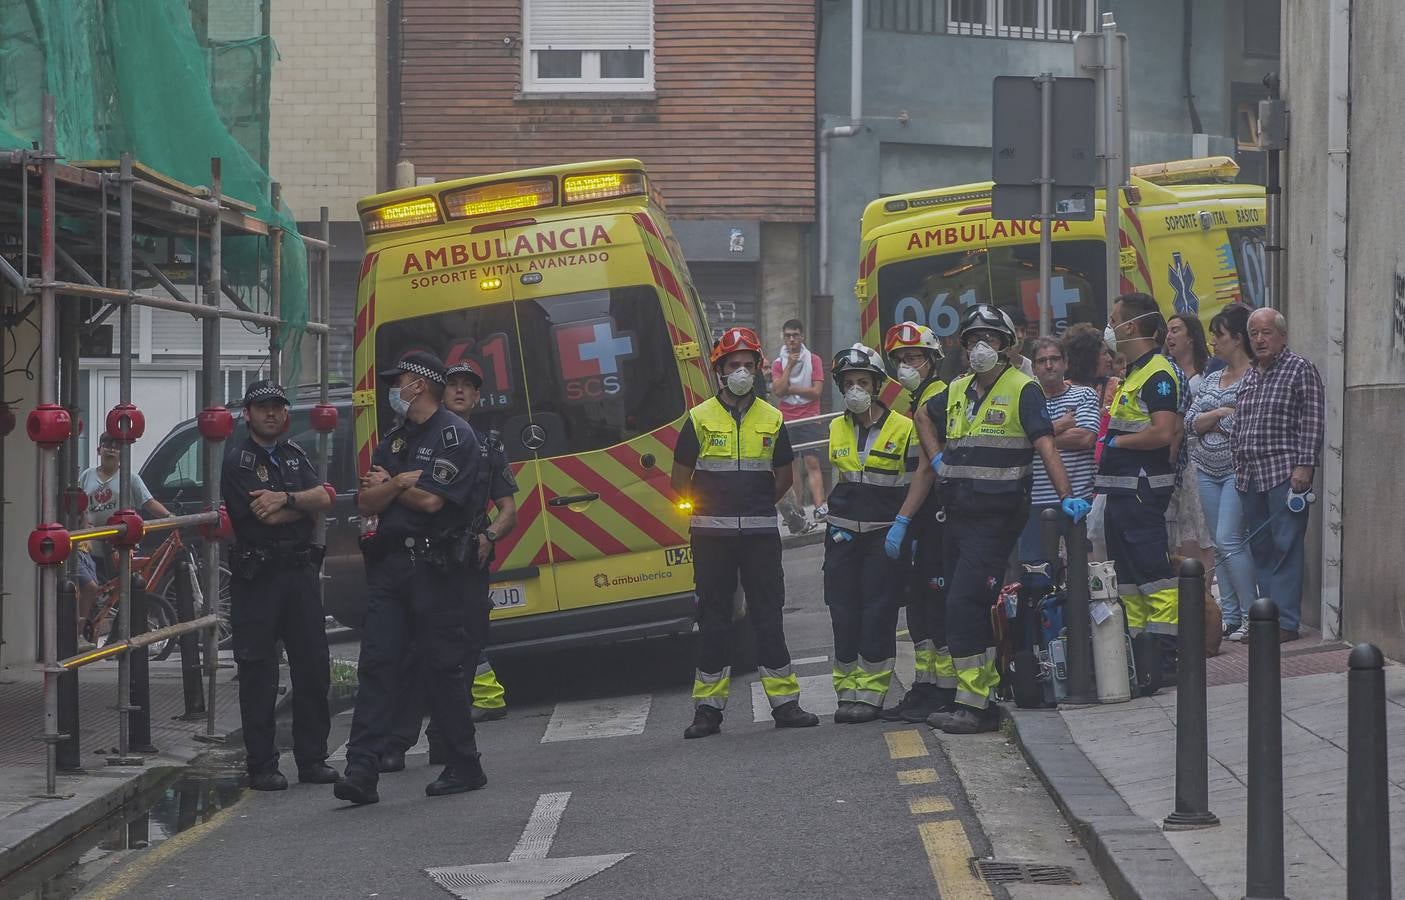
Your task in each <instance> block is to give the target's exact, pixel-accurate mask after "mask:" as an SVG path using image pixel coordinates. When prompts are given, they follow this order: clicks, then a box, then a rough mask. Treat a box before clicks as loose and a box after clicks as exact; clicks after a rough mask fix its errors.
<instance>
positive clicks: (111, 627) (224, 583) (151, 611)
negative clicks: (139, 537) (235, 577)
mask: <svg viewBox="0 0 1405 900" xmlns="http://www.w3.org/2000/svg"><path fill="white" fill-rule="evenodd" d="M181 558H184V559H185V560H186V561H187V562H189V563H190V566H191V571H192V572H196V573H198V572H199V564H198V561H197V559H196V556H195V553H194V551H193V550H192V549H191V547H190V546H189V545H187V544H186V543H185V541H183V540H182V539H181V535H180V532H179V531H178V530H172V531H171V533H170V534H169V535H167V537H166V539H165V540H163V541H162V542H161V543H160V544H158V545H157V546H156V548H155V549H154V550H152V552H151V553H150V555H148V556H133V557H132V590H134V591H138V590H139V591H142V592H143V593H144V594H145V599H146V630H147V631H155V630H156V629H158V628H165V627H166V626H168V625H174V624H175V623H176V622H177V621H179V619H178V617H177V615H176V576H177V573H178V571H179V570H178V569H177V567H176V563H177V562H178V561H179V560H180V559H181ZM119 580H120V576H116V577H113V578H109V579H108V580H106V581H104V582H102V583H101V584H99V585H98V596H97V599H96V600H95V601H94V603H93V608H92V610H91V611H90V612H89V613H88V616H87V618H86V619H85V620H84V622H83V637H84V638H86V639H87V640H89V641H92V642H93V644H94V645H96V646H99V647H101V646H103V645H105V644H106V643H107V642H108V641H111V640H115V639H120V637H121V634H120V632H119V630H118V627H117V623H118V621H119V620H118V615H117V614H118V609H119V606H118V601H119V599H120V592H119V591H118V589H117V588H118V584H119ZM229 582H230V571H229V569H227V568H225V567H224V566H222V565H221V566H220V567H219V597H218V601H217V603H216V604H215V612H216V614H217V615H218V616H219V624H218V626H217V638H218V643H219V647H220V649H226V648H227V647H228V646H229V644H230V641H231V639H232V636H233V629H232V627H231V626H230V624H229V602H230V592H229ZM199 612H200V610H198V609H197V610H196V613H197V614H199ZM177 642H178V639H177V638H168V639H167V640H163V641H154V642H153V643H151V644H149V645H148V646H147V655H148V657H149V658H150V659H155V660H162V659H166V658H167V657H169V656H170V655H171V653H172V652H173V651H174V650H175V648H176V644H177Z"/></svg>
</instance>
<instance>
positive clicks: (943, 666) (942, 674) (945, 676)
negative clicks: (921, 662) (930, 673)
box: [934, 647, 960, 688]
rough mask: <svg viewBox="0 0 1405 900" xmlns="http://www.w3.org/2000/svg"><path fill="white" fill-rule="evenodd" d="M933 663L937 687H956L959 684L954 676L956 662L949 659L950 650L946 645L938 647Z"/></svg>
mask: <svg viewBox="0 0 1405 900" xmlns="http://www.w3.org/2000/svg"><path fill="white" fill-rule="evenodd" d="M934 665H935V671H936V673H937V687H940V688H956V687H959V686H960V683H959V682H958V680H957V678H956V663H954V662H953V661H952V659H951V651H950V650H948V649H947V648H946V647H940V648H938V650H937V654H936V659H935V663H934Z"/></svg>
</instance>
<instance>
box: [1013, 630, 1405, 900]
mask: <svg viewBox="0 0 1405 900" xmlns="http://www.w3.org/2000/svg"><path fill="white" fill-rule="evenodd" d="M1282 647H1283V665H1282V672H1283V687H1282V693H1283V807H1284V823H1283V826H1284V877H1285V887H1286V892H1287V895H1288V896H1290V897H1312V898H1316V897H1342V896H1345V895H1346V868H1345V865H1346V728H1347V717H1346V690H1347V689H1346V669H1347V664H1346V657H1347V655H1348V653H1349V652H1350V649H1349V648H1348V647H1346V646H1345V645H1342V644H1339V643H1323V642H1322V641H1321V640H1320V639H1319V638H1318V637H1317V636H1316V635H1310V636H1309V635H1308V634H1307V633H1306V632H1305V633H1304V640H1302V641H1299V642H1295V643H1290V644H1284V645H1282ZM1225 648H1226V649H1225V652H1222V653H1221V655H1220V656H1217V657H1214V658H1212V659H1210V660H1209V661H1208V663H1207V669H1208V674H1209V683H1210V685H1211V687H1210V688H1209V689H1208V691H1207V710H1208V716H1209V757H1210V758H1209V785H1210V811H1211V812H1213V813H1214V814H1215V815H1216V816H1218V817H1219V819H1220V823H1221V824H1220V825H1219V826H1218V827H1214V828H1207V829H1201V830H1196V831H1180V832H1177V831H1170V832H1164V833H1163V832H1162V831H1161V828H1160V825H1161V820H1162V819H1163V818H1164V817H1165V816H1166V815H1167V814H1168V813H1170V812H1171V811H1172V809H1174V805H1175V768H1176V766H1175V755H1176V742H1175V734H1176V732H1175V724H1176V693H1175V691H1174V690H1172V691H1164V692H1162V693H1160V694H1157V695H1156V696H1154V697H1150V698H1144V699H1137V700H1133V701H1131V702H1130V703H1121V704H1110V705H1107V706H1092V707H1084V708H1078V709H1060V710H1058V711H1053V710H1050V711H1043V710H1013V711H1012V712H1011V716H1010V717H1011V719H1012V721H1013V722H1014V725H1015V730H1016V732H1017V735H1018V738H1019V741H1020V743H1021V746H1022V748H1023V749H1024V752H1025V756H1026V757H1027V758H1028V759H1029V761H1030V764H1031V766H1032V767H1033V768H1034V769H1035V771H1036V772H1038V773H1039V775H1040V777H1041V778H1042V779H1043V780H1044V782H1045V784H1046V785H1047V786H1048V787H1049V790H1050V792H1051V793H1052V794H1054V796H1055V799H1056V801H1057V802H1058V804H1059V806H1060V807H1061V808H1062V809H1063V811H1064V813H1065V815H1066V816H1067V817H1068V818H1069V819H1070V821H1071V822H1073V823H1074V825H1075V828H1076V829H1077V830H1078V831H1079V833H1080V836H1081V837H1082V838H1083V840H1084V843H1085V845H1087V846H1088V848H1089V850H1090V851H1091V852H1093V854H1094V858H1095V859H1096V861H1097V863H1098V867H1099V870H1100V872H1101V873H1102V875H1103V877H1104V879H1105V880H1106V881H1107V882H1108V885H1109V888H1110V889H1112V890H1113V895H1114V896H1117V897H1146V898H1160V897H1171V896H1175V897H1209V896H1212V895H1213V896H1216V897H1221V898H1235V900H1237V898H1239V897H1242V896H1243V895H1244V888H1245V882H1244V875H1245V854H1246V848H1247V846H1248V822H1247V813H1246V804H1247V797H1248V788H1247V785H1248V734H1247V722H1248V686H1247V683H1246V682H1247V661H1248V648H1247V646H1240V645H1235V644H1229V643H1226V644H1225ZM1386 697H1387V704H1386V720H1387V742H1388V753H1389V765H1388V770H1389V774H1390V779H1391V787H1390V792H1391V797H1390V802H1391V819H1392V822H1393V823H1394V824H1395V826H1396V827H1395V829H1394V832H1393V834H1392V840H1391V848H1392V871H1393V872H1395V873H1396V879H1397V883H1399V879H1401V878H1405V818H1402V817H1401V812H1402V810H1405V667H1399V666H1389V667H1387V669H1386Z"/></svg>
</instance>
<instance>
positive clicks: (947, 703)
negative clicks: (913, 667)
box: [903, 684, 956, 725]
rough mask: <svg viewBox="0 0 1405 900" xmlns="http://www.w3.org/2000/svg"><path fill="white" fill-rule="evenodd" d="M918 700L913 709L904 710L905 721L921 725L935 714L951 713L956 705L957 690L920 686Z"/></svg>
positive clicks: (918, 687)
mask: <svg viewBox="0 0 1405 900" xmlns="http://www.w3.org/2000/svg"><path fill="white" fill-rule="evenodd" d="M917 696H918V700H917V702H916V703H914V704H913V705H912V707H911V708H909V709H906V710H903V721H905V722H911V723H913V724H914V725H920V724H921V723H923V722H925V721H927V719H928V718H929V717H930V716H931V715H932V714H933V713H938V712H942V711H943V710H946V711H948V712H950V711H951V709H952V707H954V706H955V705H956V688H944V687H937V686H936V685H935V684H919V685H918V686H917Z"/></svg>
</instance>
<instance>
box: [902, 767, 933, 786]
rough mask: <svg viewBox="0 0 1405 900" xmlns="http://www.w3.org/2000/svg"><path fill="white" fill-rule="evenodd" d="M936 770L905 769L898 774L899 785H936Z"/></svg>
mask: <svg viewBox="0 0 1405 900" xmlns="http://www.w3.org/2000/svg"><path fill="white" fill-rule="evenodd" d="M936 781H937V770H936V769H904V770H903V771H901V772H899V773H898V784H935V783H936Z"/></svg>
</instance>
